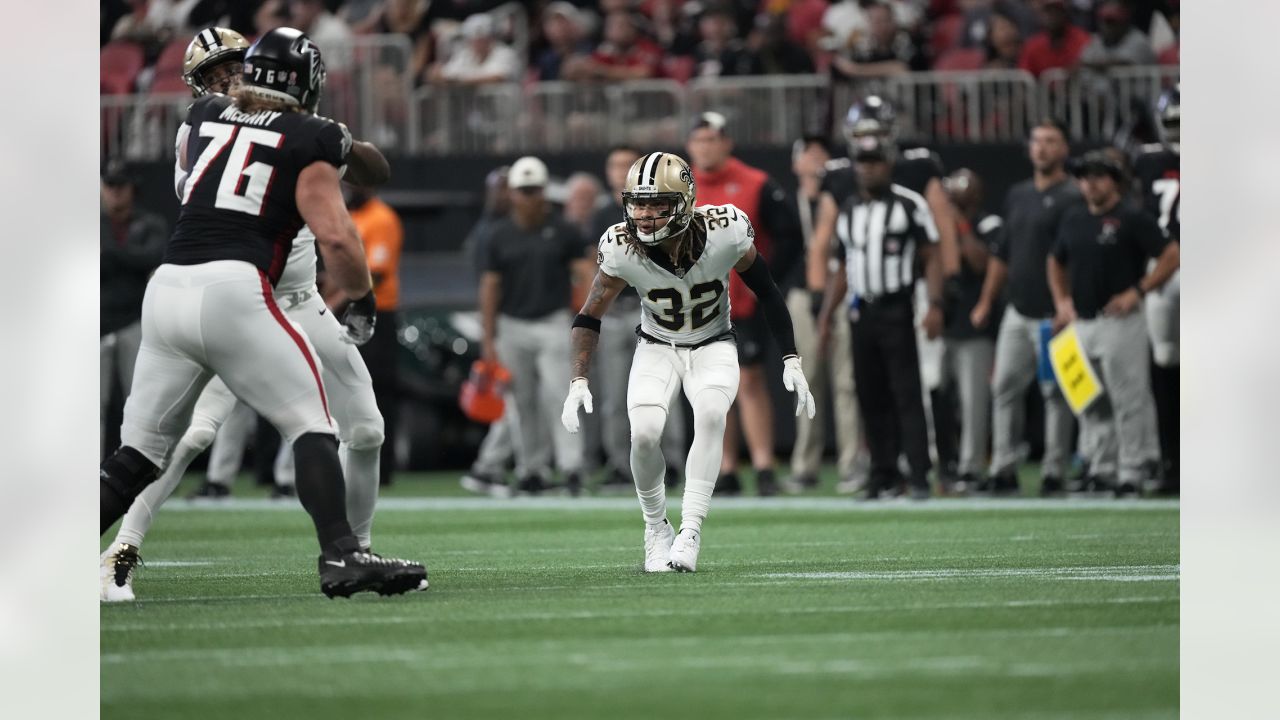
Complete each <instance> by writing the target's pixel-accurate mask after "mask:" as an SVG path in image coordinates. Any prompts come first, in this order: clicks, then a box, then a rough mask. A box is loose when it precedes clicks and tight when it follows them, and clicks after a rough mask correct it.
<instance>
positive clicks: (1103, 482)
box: [1080, 473, 1116, 493]
mask: <svg viewBox="0 0 1280 720" xmlns="http://www.w3.org/2000/svg"><path fill="white" fill-rule="evenodd" d="M1115 485H1116V484H1115V483H1114V482H1112V480H1111V478H1109V477H1107V476H1105V475H1094V474H1092V473H1091V474H1089V475H1085V476H1084V479H1083V480H1081V481H1080V492H1084V493H1099V492H1111V491H1112V489H1113V488H1114V487H1115Z"/></svg>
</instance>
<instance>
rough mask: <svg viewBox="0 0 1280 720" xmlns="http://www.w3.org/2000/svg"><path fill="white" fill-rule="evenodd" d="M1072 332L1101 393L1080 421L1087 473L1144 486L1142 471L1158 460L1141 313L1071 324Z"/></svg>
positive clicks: (1149, 375) (1152, 402) (1146, 340)
mask: <svg viewBox="0 0 1280 720" xmlns="http://www.w3.org/2000/svg"><path fill="white" fill-rule="evenodd" d="M1076 331H1077V332H1078V333H1079V334H1080V344H1081V345H1082V346H1083V347H1084V351H1085V354H1087V355H1088V356H1089V359H1090V361H1092V362H1093V364H1094V369H1095V370H1097V372H1098V375H1099V376H1100V378H1101V380H1102V386H1103V387H1104V388H1106V396H1105V397H1103V398H1100V399H1098V400H1097V401H1096V402H1095V403H1094V404H1093V405H1091V406H1089V409H1087V410H1085V412H1084V414H1083V415H1081V416H1080V426H1081V428H1080V429H1081V445H1082V449H1083V450H1084V451H1085V454H1086V456H1087V457H1088V458H1089V470H1090V472H1092V473H1094V474H1097V475H1104V476H1114V475H1118V477H1119V479H1120V481H1121V482H1134V483H1138V482H1141V481H1143V480H1146V479H1148V478H1147V475H1148V470H1147V468H1146V467H1144V466H1145V465H1146V464H1147V463H1150V462H1153V461H1157V460H1159V458H1160V444H1159V442H1158V440H1157V438H1156V409H1155V402H1154V401H1153V400H1152V397H1151V368H1150V365H1149V358H1148V352H1149V351H1150V345H1149V342H1150V341H1149V340H1148V338H1147V333H1146V319H1145V317H1144V315H1143V312H1142V310H1141V309H1139V310H1136V311H1134V312H1132V313H1129V314H1128V315H1125V316H1122V317H1097V318H1094V319H1092V320H1077V321H1076ZM1117 471H1118V473H1117Z"/></svg>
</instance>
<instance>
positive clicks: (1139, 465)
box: [1046, 151, 1179, 496]
mask: <svg viewBox="0 0 1280 720" xmlns="http://www.w3.org/2000/svg"><path fill="white" fill-rule="evenodd" d="M1075 174H1076V176H1077V177H1078V178H1079V185H1080V191H1081V193H1082V194H1083V195H1084V200H1085V203H1086V206H1085V207H1079V206H1077V207H1075V208H1073V209H1071V210H1069V211H1068V212H1067V213H1066V214H1065V215H1064V216H1063V218H1062V224H1061V225H1060V226H1059V228H1058V234H1057V239H1056V242H1055V244H1054V247H1053V254H1052V255H1050V256H1049V259H1048V260H1047V263H1046V270H1047V272H1048V275H1049V286H1050V289H1051V290H1052V291H1053V299H1054V305H1055V311H1056V313H1055V319H1054V320H1055V322H1054V324H1055V325H1056V326H1058V327H1062V326H1065V325H1066V324H1067V323H1070V322H1075V324H1076V330H1077V332H1078V333H1079V335H1080V343H1081V345H1082V346H1083V347H1084V350H1085V352H1086V353H1087V354H1088V355H1089V357H1090V358H1091V359H1092V360H1093V361H1094V363H1095V367H1096V368H1097V369H1098V371H1099V373H1100V375H1101V378H1102V383H1103V386H1104V387H1105V388H1106V397H1105V398H1103V399H1100V400H1098V401H1096V402H1094V404H1093V405H1091V406H1089V408H1088V409H1087V410H1086V411H1085V413H1084V414H1083V416H1082V417H1081V422H1082V424H1083V426H1084V427H1083V432H1082V435H1083V436H1084V437H1085V438H1087V439H1088V442H1087V443H1082V444H1084V445H1085V449H1086V452H1087V454H1088V456H1089V471H1090V474H1092V475H1096V476H1102V477H1109V476H1111V475H1112V474H1113V473H1114V474H1115V475H1117V476H1118V479H1119V482H1118V484H1117V485H1116V491H1115V492H1116V495H1117V496H1121V495H1130V494H1136V493H1138V492H1139V491H1140V489H1141V488H1142V483H1143V482H1144V481H1146V480H1149V479H1154V475H1155V466H1156V465H1157V464H1158V462H1159V457H1160V446H1159V442H1158V440H1157V438H1156V414H1155V403H1154V401H1153V400H1152V397H1151V376H1150V368H1149V366H1148V364H1147V363H1148V353H1149V352H1150V344H1149V339H1148V337H1147V333H1146V320H1145V318H1144V317H1143V314H1142V299H1143V297H1145V296H1146V295H1147V294H1148V293H1151V292H1153V291H1155V290H1158V289H1160V288H1161V287H1163V286H1164V284H1165V283H1166V282H1167V281H1168V280H1169V278H1170V277H1172V276H1173V273H1174V272H1175V271H1176V270H1177V269H1178V262H1179V260H1178V243H1177V242H1173V241H1171V240H1169V239H1168V238H1167V237H1165V236H1164V235H1163V234H1162V233H1161V232H1160V228H1159V226H1157V225H1156V221H1155V220H1154V219H1153V218H1151V217H1150V216H1148V215H1146V214H1144V213H1143V212H1141V211H1140V210H1138V209H1137V208H1134V207H1131V206H1129V205H1128V204H1127V203H1122V202H1121V200H1122V197H1121V187H1122V186H1123V184H1124V180H1125V178H1124V171H1123V170H1122V169H1121V168H1120V166H1119V165H1118V164H1117V163H1116V162H1115V161H1114V160H1112V159H1111V158H1109V157H1108V156H1107V155H1106V153H1104V152H1102V151H1093V152H1090V153H1087V154H1086V155H1085V156H1084V157H1083V158H1082V159H1081V161H1080V163H1079V164H1078V165H1077V166H1076V168H1075ZM1151 258H1154V259H1155V260H1156V262H1155V266H1154V267H1152V269H1151V271H1150V272H1146V267H1147V263H1148V260H1149V259H1151ZM1117 440H1118V442H1117ZM1117 446H1118V447H1117ZM1117 460H1118V465H1119V467H1118V472H1117V468H1116V465H1117Z"/></svg>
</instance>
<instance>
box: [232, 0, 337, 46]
mask: <svg viewBox="0 0 1280 720" xmlns="http://www.w3.org/2000/svg"><path fill="white" fill-rule="evenodd" d="M287 22H289V8H288V6H287V5H285V2H284V0H266V1H265V2H263V3H262V4H261V5H259V6H258V9H257V10H256V11H255V12H254V13H253V31H252V32H251V33H248V34H249V35H257V36H259V37H261V36H262V35H265V34H266V33H269V32H271V31H272V30H275V29H276V28H278V27H281V26H282V25H284V24H285V23H287ZM320 51H321V52H324V48H320Z"/></svg>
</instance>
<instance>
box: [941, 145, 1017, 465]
mask: <svg viewBox="0 0 1280 720" xmlns="http://www.w3.org/2000/svg"><path fill="white" fill-rule="evenodd" d="M945 185H946V188H947V192H948V193H949V194H950V195H951V199H952V201H953V202H955V205H956V215H957V217H959V218H960V227H959V230H958V232H957V233H956V234H957V235H958V236H959V238H960V274H959V275H958V276H957V278H956V282H955V285H954V287H955V292H953V293H949V294H948V295H947V297H946V307H945V309H944V312H943V316H944V325H943V329H942V338H943V342H944V345H945V347H946V349H945V351H944V353H943V363H942V382H943V386H944V387H946V388H947V389H948V390H950V388H955V389H956V390H957V391H958V392H957V395H959V399H960V417H961V421H960V453H959V455H960V457H959V460H958V463H957V467H956V470H957V472H958V473H959V476H960V482H961V483H962V484H963V489H973V488H976V487H977V486H978V485H979V483H980V480H981V476H982V474H983V472H984V471H985V465H986V459H987V457H986V456H987V447H988V441H989V440H990V439H991V368H992V366H993V365H994V364H995V354H996V342H995V324H994V323H991V322H988V323H987V325H986V327H984V328H981V329H979V328H976V327H974V326H973V321H972V319H971V318H970V315H971V314H972V313H973V308H974V306H975V305H977V303H978V298H979V296H981V294H982V284H983V281H984V280H985V279H986V274H987V264H988V262H990V248H992V247H997V246H998V245H999V242H1000V235H1001V233H1002V232H1003V231H1004V222H1003V221H1002V220H1001V219H1000V216H999V215H994V214H992V213H988V212H985V211H984V210H983V209H982V200H983V184H982V178H980V177H978V175H977V174H976V173H974V172H973V171H972V170H969V169H965V168H962V169H960V170H957V171H956V172H955V173H953V174H952V175H951V176H950V177H948V178H947V180H946V183H945ZM948 394H949V393H948ZM942 424H943V423H938V422H936V421H935V426H938V425H942ZM937 431H938V432H941V429H938V430H937ZM939 444H940V445H941V443H939Z"/></svg>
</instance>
